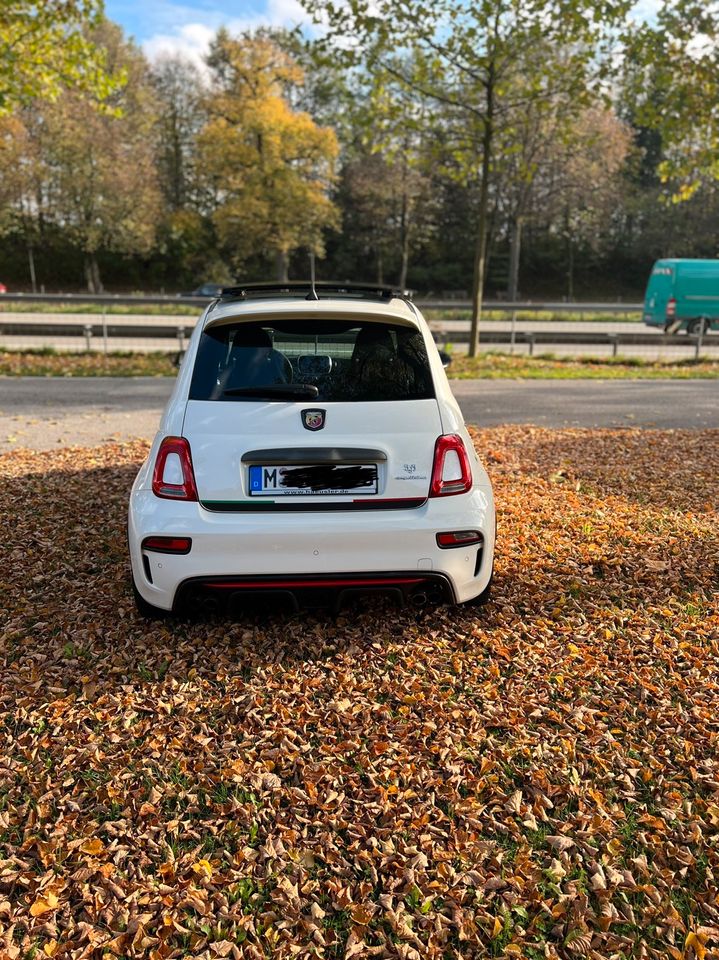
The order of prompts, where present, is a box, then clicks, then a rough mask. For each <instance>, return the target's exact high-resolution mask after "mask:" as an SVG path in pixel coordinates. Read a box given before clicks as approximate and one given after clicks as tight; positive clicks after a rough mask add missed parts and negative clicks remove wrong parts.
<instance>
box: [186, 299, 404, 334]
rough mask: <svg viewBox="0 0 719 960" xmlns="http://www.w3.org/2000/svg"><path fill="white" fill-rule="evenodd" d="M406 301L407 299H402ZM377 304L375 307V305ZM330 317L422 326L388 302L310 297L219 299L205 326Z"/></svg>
mask: <svg viewBox="0 0 719 960" xmlns="http://www.w3.org/2000/svg"><path fill="white" fill-rule="evenodd" d="M402 303H403V305H404V301H402ZM373 307H374V309H373ZM323 317H326V318H327V319H328V320H348V321H356V322H357V323H387V324H391V325H394V326H401V327H411V328H413V329H415V330H416V329H419V325H420V320H419V317H418V316H417V315H416V314H415V313H414V312H413V311H410V310H409V309H407V308H406V307H405V308H404V309H393V308H392V307H390V306H388V305H387V304H385V303H378V304H377V305H376V307H375V305H374V304H371V305H370V304H367V303H361V304H360V305H357V306H356V305H354V302H353V306H352V307H348V304H347V303H346V302H338V301H336V300H335V301H332V300H310V301H307V302H304V301H303V305H301V306H300V305H298V304H297V303H296V302H292V301H289V302H286V303H281V302H277V301H274V302H271V303H270V302H267V301H265V302H263V301H257V300H254V301H242V300H237V301H234V300H233V301H230V302H229V303H222V302H221V301H217V302H216V303H215V304H214V306H212V307H211V308H209V309H208V311H207V315H206V319H205V323H204V327H203V329H204V330H208V329H209V328H210V327H216V326H221V325H226V324H234V323H257V322H260V323H261V322H262V321H267V322H270V321H272V320H308V319H317V320H321V319H322V318H323Z"/></svg>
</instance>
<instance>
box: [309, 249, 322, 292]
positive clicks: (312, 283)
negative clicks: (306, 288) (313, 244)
mask: <svg viewBox="0 0 719 960" xmlns="http://www.w3.org/2000/svg"><path fill="white" fill-rule="evenodd" d="M306 299H307V300H319V297H318V296H317V291H316V290H315V252H314V250H310V292H309V293H308V294H307V298H306Z"/></svg>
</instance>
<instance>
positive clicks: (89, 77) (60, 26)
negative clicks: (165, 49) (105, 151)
mask: <svg viewBox="0 0 719 960" xmlns="http://www.w3.org/2000/svg"><path fill="white" fill-rule="evenodd" d="M101 16H102V0H3V3H2V5H1V9H0V116H2V115H3V114H8V113H10V112H11V111H12V110H14V109H16V108H17V107H18V106H22V105H27V104H28V103H30V102H31V101H32V100H33V99H45V100H54V99H56V98H57V97H58V96H59V95H60V93H61V92H62V91H63V90H64V89H67V88H68V87H72V88H74V89H76V90H78V91H81V92H83V93H85V94H89V95H91V96H93V97H95V98H97V99H98V100H104V99H106V98H107V97H109V96H110V95H111V94H112V93H113V91H115V90H116V89H117V88H118V86H120V85H121V84H122V82H123V74H122V71H117V72H114V71H112V70H108V65H107V62H106V59H105V55H104V53H103V51H102V50H101V49H99V48H98V47H97V46H96V45H95V44H94V43H93V42H92V40H91V39H89V37H88V30H89V29H92V28H93V27H96V26H97V25H98V23H99V22H100V19H101Z"/></svg>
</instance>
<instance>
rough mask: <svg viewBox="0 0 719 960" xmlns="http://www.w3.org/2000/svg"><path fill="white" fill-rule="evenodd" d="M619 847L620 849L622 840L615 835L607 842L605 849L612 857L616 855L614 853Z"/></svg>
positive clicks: (619, 849)
mask: <svg viewBox="0 0 719 960" xmlns="http://www.w3.org/2000/svg"><path fill="white" fill-rule="evenodd" d="M621 849H622V841H621V840H619V839H618V838H617V837H615V838H614V839H613V840H610V841H609V843H608V844H607V850H608V851H609V852H610V853H611V855H612V856H613V857H616V855H617V854H618V853H619V852H620V851H621Z"/></svg>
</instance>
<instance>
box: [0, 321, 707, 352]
mask: <svg viewBox="0 0 719 960" xmlns="http://www.w3.org/2000/svg"><path fill="white" fill-rule="evenodd" d="M172 319H173V320H174V318H172ZM194 326H195V321H194V320H193V318H192V317H188V320H187V322H182V323H174V322H170V323H168V322H167V320H166V321H165V323H164V324H159V323H122V324H120V323H108V322H107V319H106V317H105V318H103V321H102V322H98V321H96V322H89V321H87V322H80V321H74V322H73V321H67V320H60V319H59V320H54V319H53V320H50V319H48V320H47V321H40V322H38V321H37V320H33V321H28V320H23V319H19V317H18V315H15V316H14V317H12V318H8V319H3V315H2V313H0V336H15V337H23V336H24V337H33V338H35V337H38V338H41V337H44V338H48V337H52V338H53V339H55V338H57V339H62V338H66V337H74V338H76V339H79V338H84V340H85V347H86V349H87V350H91V349H93V347H94V345H95V343H97V342H98V341H99V342H100V343H102V345H103V347H104V349H105V350H107V347H108V343H109V341H110V340H112V339H113V338H118V337H121V338H123V339H134V340H140V341H142V340H158V341H165V340H167V341H168V349H169V348H170V345H169V341H174V342H175V343H176V344H177V347H178V349H179V350H184V348H185V344H186V340H187V338H188V337H189V336H190V334H191V333H192V330H193V328H194ZM645 331H646V332H645ZM433 336H434V338H435V340H436V341H437V343H438V344H439V345H440V346H443V345H447V344H449V343H467V342H468V341H469V330H468V329H467V330H451V331H441V330H438V331H434V333H433ZM480 344H481V345H485V344H513V345H514V344H516V345H519V344H522V345H526V347H527V350H528V353H529V355H530V356H531V355H532V354H533V353H534V348H535V346H539V345H547V344H551V345H558V346H571V345H576V346H593V345H595V346H604V347H607V346H609V347H610V348H611V351H612V355H613V356H617V354H618V352H619V348H620V347H622V346H641V347H652V346H653V347H669V346H674V347H691V346H694V348H695V355H696V356H697V357H698V356H699V351H700V350H701V349H702V346H707V347H708V346H719V336H714V335H711V334H708V335H703V334H697V335H695V336H689V335H687V334H671V335H670V334H664V333H652V332H649V331H648V330H646V328H640V330H638V331H637V332H636V333H634V332H631V333H630V332H627V333H610V332H606V331H603V330H596V331H595V330H584V331H575V330H561V329H558V330H537V331H531V332H528V331H515V332H514V334H512V331H511V330H507V329H505V330H492V329H491V328H489V329H488V328H486V327H484V328H483V329H482V330H481V335H480Z"/></svg>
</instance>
